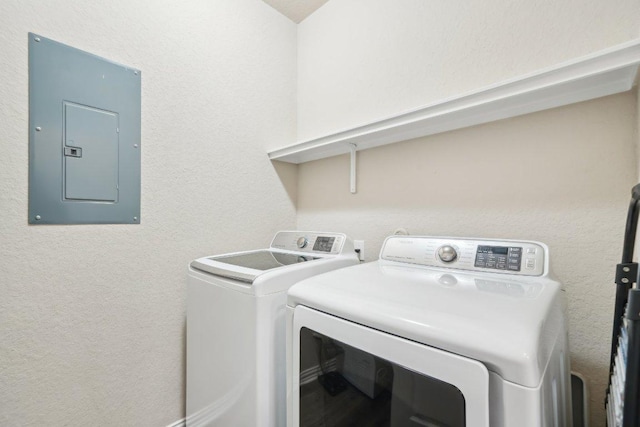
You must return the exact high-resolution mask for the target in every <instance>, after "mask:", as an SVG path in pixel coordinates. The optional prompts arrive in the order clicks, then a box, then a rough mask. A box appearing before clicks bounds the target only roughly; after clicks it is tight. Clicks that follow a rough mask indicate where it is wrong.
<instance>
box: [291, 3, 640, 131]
mask: <svg viewBox="0 0 640 427" xmlns="http://www.w3.org/2000/svg"><path fill="white" fill-rule="evenodd" d="M639 34H640V2H638V1H637V0H618V1H616V2H614V3H612V2H607V1H602V0H563V1H555V0H535V1H508V0H473V1H462V0H453V1H434V0H431V1H426V0H332V1H330V2H328V3H327V4H325V5H324V6H322V7H321V8H320V9H319V10H318V11H316V12H315V13H314V14H313V15H311V16H310V17H308V18H307V19H305V20H304V21H303V22H302V23H300V24H299V26H298V70H299V72H298V139H300V140H306V139H310V138H315V137H319V136H322V135H325V134H328V133H333V132H335V131H337V130H342V129H345V128H350V127H353V126H354V125H358V124H364V123H368V122H371V121H375V120H378V119H381V118H385V117H388V116H390V115H393V114H396V113H399V112H402V111H406V110H411V109H414V108H417V107H420V106H422V105H426V104H429V103H431V102H435V101H438V100H441V99H443V98H446V97H449V96H455V95H458V94H461V93H463V92H465V91H469V90H474V89H478V88H480V87H482V86H486V85H489V84H493V83H497V82H499V81H502V80H505V79H508V78H512V77H516V76H519V75H522V74H525V73H529V72H532V71H535V70H538V69H540V68H543V67H547V66H552V65H555V64H557V63H560V62H562V61H565V60H569V59H573V58H576V57H579V56H582V55H585V54H589V53H591V52H594V51H598V50H601V49H604V48H607V47H610V46H612V45H615V44H618V43H622V42H625V41H627V40H629V39H632V38H635V37H638V35H639Z"/></svg>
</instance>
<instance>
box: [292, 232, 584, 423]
mask: <svg viewBox="0 0 640 427" xmlns="http://www.w3.org/2000/svg"><path fill="white" fill-rule="evenodd" d="M287 304H288V306H287V319H288V320H287V322H288V326H287V334H288V354H287V356H288V367H289V371H288V402H289V408H288V409H289V410H288V423H287V425H288V426H289V427H298V426H305V427H306V426H316V425H318V426H319V425H322V426H324V427H331V426H347V425H359V426H360V425H362V426H365V425H366V426H368V425H371V426H391V427H400V426H401V427H405V426H416V427H418V426H427V427H444V426H447V427H461V426H468V427H488V426H491V427H514V426H518V427H533V426H536V427H541V426H544V427H567V426H571V394H570V393H571V392H570V379H569V378H570V367H569V351H568V338H567V322H566V318H565V303H564V292H563V290H562V287H561V285H560V283H558V282H557V281H556V280H554V279H553V278H552V277H551V275H550V273H549V254H548V248H547V247H546V246H545V245H544V244H542V243H537V242H529V241H513V240H501V241H498V240H484V239H460V238H436V237H407V236H392V237H389V238H387V240H386V241H385V242H384V245H383V247H382V250H381V254H380V260H379V261H376V262H372V263H367V264H362V265H359V266H354V267H348V268H345V269H342V270H338V271H334V272H329V273H326V274H322V275H319V276H315V277H313V278H310V279H307V280H304V281H302V282H300V283H298V284H296V285H294V286H293V287H291V288H290V289H289V292H288V303H287Z"/></svg>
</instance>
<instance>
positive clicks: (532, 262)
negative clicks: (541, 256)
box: [526, 259, 536, 270]
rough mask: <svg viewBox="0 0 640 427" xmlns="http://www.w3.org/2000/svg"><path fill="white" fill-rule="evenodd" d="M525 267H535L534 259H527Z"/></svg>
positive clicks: (530, 268)
mask: <svg viewBox="0 0 640 427" xmlns="http://www.w3.org/2000/svg"><path fill="white" fill-rule="evenodd" d="M526 267H527V270H533V269H534V268H536V260H535V259H528V260H527V264H526Z"/></svg>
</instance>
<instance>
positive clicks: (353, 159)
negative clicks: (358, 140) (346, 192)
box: [349, 143, 358, 194]
mask: <svg viewBox="0 0 640 427" xmlns="http://www.w3.org/2000/svg"><path fill="white" fill-rule="evenodd" d="M357 148H358V146H357V145H356V144H351V143H350V144H349V149H350V150H351V194H356V149H357Z"/></svg>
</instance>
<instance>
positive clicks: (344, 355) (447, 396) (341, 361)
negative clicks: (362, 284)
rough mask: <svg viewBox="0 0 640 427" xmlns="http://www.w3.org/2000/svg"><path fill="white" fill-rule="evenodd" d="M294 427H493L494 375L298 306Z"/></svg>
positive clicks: (450, 356) (470, 362)
mask: <svg viewBox="0 0 640 427" xmlns="http://www.w3.org/2000/svg"><path fill="white" fill-rule="evenodd" d="M292 332H293V334H292V335H293V336H292V339H293V343H292V344H293V346H292V350H293V354H292V362H293V363H291V365H290V366H289V369H291V370H292V371H291V372H290V375H291V377H290V378H291V379H292V384H291V385H292V390H291V391H292V394H291V396H292V401H291V403H292V408H291V409H292V413H291V415H292V418H291V421H292V422H293V426H290V427H297V426H326V427H331V426H336V427H337V426H351V425H358V426H390V427H405V426H407V427H409V426H412V427H421V426H422V427H462V426H468V427H488V426H489V374H488V371H487V369H486V367H485V366H484V365H483V364H481V363H479V362H477V361H475V360H471V359H467V358H464V357H461V356H458V355H455V354H452V353H447V352H445V351H442V350H438V349H435V348H432V347H428V346H425V345H422V344H418V343H416V342H413V341H409V340H405V339H402V338H399V337H397V336H394V335H390V334H386V333H383V332H380V331H378V330H374V329H370V328H367V327H364V326H361V325H358V324H355V323H352V322H348V321H345V320H343V319H340V318H337V317H333V316H330V315H327V314H325V313H322V312H319V311H315V310H313V309H310V308H307V307H304V306H297V307H296V308H295V310H294V314H293V328H292Z"/></svg>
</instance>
